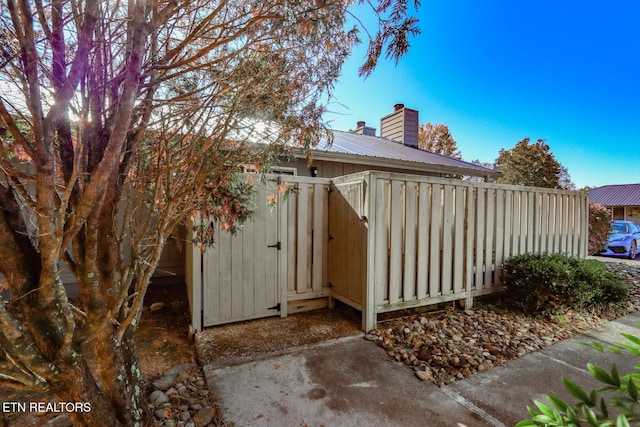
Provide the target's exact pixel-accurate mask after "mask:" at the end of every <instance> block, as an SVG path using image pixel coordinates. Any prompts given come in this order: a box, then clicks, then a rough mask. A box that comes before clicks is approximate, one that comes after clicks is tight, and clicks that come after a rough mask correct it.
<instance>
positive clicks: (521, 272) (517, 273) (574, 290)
mask: <svg viewBox="0 0 640 427" xmlns="http://www.w3.org/2000/svg"><path fill="white" fill-rule="evenodd" d="M502 284H503V289H504V299H505V301H506V302H507V303H508V304H509V305H510V306H512V307H514V308H517V309H520V310H522V311H524V312H526V313H530V314H552V313H554V312H555V311H557V310H558V309H565V308H567V307H570V308H574V309H576V310H584V309H589V308H593V307H603V306H607V305H609V304H616V303H621V302H624V301H626V299H627V296H628V290H627V287H626V286H625V285H624V284H623V282H622V279H621V277H620V276H619V275H617V274H615V273H612V272H609V271H607V269H606V268H605V265H604V264H603V263H602V262H600V261H598V260H592V259H578V258H575V257H571V256H569V255H566V254H547V253H544V254H522V255H518V256H515V257H512V258H509V259H507V260H506V261H505V263H504V266H503V269H502Z"/></svg>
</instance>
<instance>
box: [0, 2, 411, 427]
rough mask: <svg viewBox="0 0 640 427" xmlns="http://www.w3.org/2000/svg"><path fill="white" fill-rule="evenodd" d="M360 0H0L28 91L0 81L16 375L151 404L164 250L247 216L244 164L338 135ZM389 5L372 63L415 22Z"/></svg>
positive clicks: (4, 71) (105, 399) (3, 225)
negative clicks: (146, 341) (328, 122)
mask: <svg viewBox="0 0 640 427" xmlns="http://www.w3.org/2000/svg"><path fill="white" fill-rule="evenodd" d="M346 5H347V3H346V2H340V1H332V0H328V1H327V0H321V1H312V2H311V1H310V2H306V1H303V2H290V1H285V0H273V1H268V2H265V1H257V0H255V1H252V0H249V1H232V0H219V1H210V0H155V1H154V0H130V1H128V2H120V1H97V0H53V1H52V2H50V3H44V2H42V1H41V0H33V1H27V0H3V1H2V2H0V40H1V41H2V43H1V49H0V84H3V85H5V84H6V85H5V86H2V87H4V88H5V89H6V87H11V88H18V92H19V94H18V95H17V96H16V95H15V93H14V92H12V90H6V91H5V92H4V95H0V168H1V172H0V173H1V174H2V175H1V177H2V178H1V181H0V241H2V245H0V273H1V274H2V276H3V278H4V283H6V286H7V287H8V288H9V290H10V293H11V299H10V300H8V301H0V302H1V303H0V348H2V350H3V351H4V353H5V355H6V356H7V357H6V360H8V361H10V362H11V364H10V366H9V367H8V368H7V370H6V371H5V372H2V373H1V375H0V378H1V379H2V380H3V381H5V382H8V383H10V384H11V385H14V386H21V387H29V388H40V389H43V390H46V391H48V392H50V393H52V394H53V395H54V396H55V397H56V398H57V399H58V400H59V401H61V402H87V403H88V404H90V405H91V411H90V412H73V413H70V414H69V415H70V417H71V419H72V421H73V422H74V423H75V424H77V425H113V426H116V425H142V424H144V423H145V422H147V421H148V420H149V414H147V410H146V406H145V405H144V403H143V396H144V385H143V382H142V381H141V380H142V374H141V372H140V368H139V365H138V361H137V356H136V348H135V340H134V333H135V329H136V325H137V323H138V321H139V318H140V314H141V309H142V302H143V299H144V295H145V292H146V289H147V286H148V283H149V280H150V277H151V275H152V273H153V271H154V269H155V267H156V265H157V263H158V260H159V257H160V254H161V251H162V248H163V246H164V244H165V242H166V240H167V238H168V237H169V236H170V234H171V233H172V231H173V230H174V229H175V227H176V225H177V224H178V223H179V222H180V221H182V220H183V219H184V218H185V216H188V215H190V214H192V213H193V212H196V211H202V212H203V213H204V214H205V215H212V216H213V217H215V218H218V219H219V220H221V221H224V222H226V223H227V224H228V225H229V227H232V226H233V225H234V224H235V223H237V222H238V221H242V220H243V219H244V218H246V216H247V215H248V213H249V212H248V210H247V207H246V203H245V202H246V201H247V200H248V194H249V193H250V184H249V183H247V182H244V181H242V180H241V179H240V178H239V172H240V171H241V169H242V165H243V164H244V163H246V162H252V163H256V164H268V163H269V162H271V161H273V159H274V158H275V157H276V156H277V155H278V154H279V152H281V151H282V150H285V149H286V147H287V146H290V145H291V144H297V145H301V146H305V147H308V146H310V145H312V144H313V143H314V142H315V141H317V140H318V139H319V138H320V137H321V136H322V134H323V126H322V113H323V111H324V106H323V103H322V100H323V99H326V96H327V95H328V94H329V95H330V92H331V88H332V85H333V83H334V82H335V79H336V78H337V76H338V75H339V72H340V68H341V65H342V62H343V61H344V59H345V58H346V56H347V55H348V54H349V52H350V50H351V47H352V46H353V44H354V43H356V41H357V35H356V31H355V30H349V31H345V30H344V25H345V17H346V16H347V14H348V11H347V9H346V7H347V6H346ZM398 5H399V7H397V6H398ZM375 10H376V13H377V14H378V15H379V16H380V17H381V18H380V25H381V27H382V31H380V32H378V33H377V34H376V36H375V37H372V38H370V40H369V43H370V46H372V45H373V46H374V48H373V49H372V48H371V47H370V55H369V56H368V58H367V63H366V64H365V65H366V67H365V70H366V71H367V72H370V70H372V69H373V67H374V66H375V63H376V62H377V60H378V57H379V56H380V52H382V50H383V49H382V47H384V46H388V49H387V53H388V54H390V55H391V56H392V57H393V58H395V59H397V58H399V57H400V56H401V55H402V54H403V53H404V52H406V49H407V48H408V43H407V35H408V34H409V35H410V34H415V33H416V31H417V29H416V28H415V21H414V20H413V19H408V20H407V19H402V16H405V15H406V14H407V8H406V3H405V2H404V1H390V2H388V1H384V2H380V4H379V5H377V6H376V7H375ZM385 14H387V17H386V18H385V17H384V16H383V15H385ZM267 122H268V123H275V124H276V125H271V126H260V124H261V123H267ZM256 135H258V136H259V138H256ZM257 142H261V143H262V144H257ZM204 231H205V232H206V231H207V230H206V229H205V230H204ZM206 238H207V237H206V236H203V239H206ZM62 269H67V270H68V271H70V272H71V274H73V276H74V277H75V279H76V281H77V283H78V289H79V294H80V297H79V299H80V305H79V306H78V307H76V306H74V305H72V304H71V303H70V302H69V300H68V298H67V295H66V293H65V288H64V286H63V283H62V280H61V271H62ZM83 343H90V345H91V347H92V350H93V353H94V354H95V358H96V363H97V369H96V370H95V371H92V370H91V369H90V368H89V365H88V363H87V359H86V357H85V354H84V352H83V347H82V344H83Z"/></svg>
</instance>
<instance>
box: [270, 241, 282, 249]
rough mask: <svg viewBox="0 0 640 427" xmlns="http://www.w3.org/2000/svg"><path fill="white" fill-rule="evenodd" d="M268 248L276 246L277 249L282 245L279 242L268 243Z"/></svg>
mask: <svg viewBox="0 0 640 427" xmlns="http://www.w3.org/2000/svg"><path fill="white" fill-rule="evenodd" d="M267 247H268V248H276V249H277V250H280V249H281V248H282V245H281V244H280V242H278V243H275V244H273V245H269V246H267Z"/></svg>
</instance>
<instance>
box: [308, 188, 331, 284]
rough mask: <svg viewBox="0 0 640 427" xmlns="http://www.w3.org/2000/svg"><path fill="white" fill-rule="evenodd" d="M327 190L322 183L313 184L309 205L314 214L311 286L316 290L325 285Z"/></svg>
mask: <svg viewBox="0 0 640 427" xmlns="http://www.w3.org/2000/svg"><path fill="white" fill-rule="evenodd" d="M325 193H326V192H325V191H324V189H323V186H322V184H315V185H314V186H313V202H312V203H310V204H309V205H308V206H307V209H308V210H309V211H310V212H311V213H312V215H313V230H312V233H313V234H312V235H313V240H312V241H313V252H312V254H311V265H312V269H313V271H312V274H311V288H312V289H313V290H314V291H320V290H322V288H323V286H324V272H325V271H326V270H325V269H324V268H323V261H322V260H323V259H326V257H325V256H324V253H325V244H324V243H325V238H326V235H327V231H326V229H325V224H326V218H327V216H326V215H325V214H324V211H325V209H326V206H327V203H326V202H325Z"/></svg>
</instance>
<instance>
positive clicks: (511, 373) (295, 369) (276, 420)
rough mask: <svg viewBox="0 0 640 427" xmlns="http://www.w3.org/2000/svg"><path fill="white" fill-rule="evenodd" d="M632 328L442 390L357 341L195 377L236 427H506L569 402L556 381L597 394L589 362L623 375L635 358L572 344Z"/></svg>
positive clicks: (624, 322) (565, 345)
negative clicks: (553, 401)
mask: <svg viewBox="0 0 640 427" xmlns="http://www.w3.org/2000/svg"><path fill="white" fill-rule="evenodd" d="M638 324H640V314H639V313H635V314H632V315H629V316H626V317H623V318H620V319H618V320H616V321H613V322H609V323H607V324H605V325H603V326H601V327H599V328H597V329H594V330H592V331H590V332H588V333H586V334H584V335H580V336H577V337H575V338H572V339H569V340H565V341H562V342H560V343H557V344H555V345H553V346H551V347H548V348H546V349H544V350H541V351H539V352H536V353H531V354H528V355H525V356H523V357H521V358H519V359H516V360H514V361H511V362H509V363H507V364H506V365H503V366H499V367H496V368H495V369H492V370H490V371H486V372H483V373H479V374H476V375H473V376H472V377H470V378H467V379H464V380H461V381H458V382H456V383H454V384H452V385H449V386H446V387H442V388H438V387H436V386H435V385H433V384H432V383H430V382H421V381H420V380H418V379H417V378H416V377H415V376H414V375H413V373H412V372H411V370H410V369H409V368H407V367H406V366H404V365H403V364H399V363H396V362H392V361H391V360H390V359H389V357H388V356H387V354H386V352H385V351H384V350H383V349H381V348H379V347H377V346H376V345H374V344H373V343H370V342H367V341H365V340H364V339H363V338H362V336H359V337H350V338H345V339H340V340H336V341H331V342H326V343H322V344H319V345H313V346H309V347H303V348H298V349H293V350H292V351H291V352H289V353H287V354H281V355H278V356H273V357H269V358H264V359H261V360H254V361H250V362H246V361H245V362H244V363H241V364H236V365H229V366H221V365H213V364H212V365H207V366H205V367H204V372H205V376H206V379H207V383H208V384H209V386H210V388H211V389H212V390H214V391H215V392H216V393H217V394H218V396H219V397H220V399H221V404H222V410H223V413H224V415H225V419H226V420H227V421H229V422H232V423H234V424H235V425H236V426H246V427H249V426H292V427H293V426H309V427H319V426H326V427H330V426H468V427H472V426H513V425H514V424H515V423H517V422H518V421H520V420H521V419H523V418H526V417H527V405H530V406H533V400H534V399H535V400H544V399H545V398H544V396H545V394H546V393H549V392H551V393H554V394H556V395H558V396H560V397H563V398H567V400H568V401H570V402H573V401H574V399H573V398H570V395H569V394H568V393H567V392H566V391H565V389H564V387H563V385H562V383H561V380H560V377H561V376H565V377H568V378H569V379H571V380H572V381H573V382H575V383H577V384H579V385H581V386H583V387H585V388H588V389H589V390H590V389H591V388H594V387H597V386H598V385H599V383H597V382H596V381H595V380H594V379H593V378H592V377H591V375H590V374H589V372H588V370H587V368H586V364H587V363H588V362H591V363H594V364H596V365H597V366H600V367H603V368H605V369H607V370H608V369H609V367H610V366H611V364H612V363H616V364H617V365H618V369H619V372H620V373H621V374H624V373H628V372H631V371H632V370H633V366H634V364H636V363H638V362H639V361H638V359H637V358H635V357H632V356H627V355H619V354H615V353H612V352H599V351H597V350H593V349H591V348H588V347H584V346H581V345H579V344H578V342H580V341H582V342H592V341H599V342H601V343H602V344H603V345H607V344H612V343H615V342H620V341H623V340H624V339H623V337H622V336H621V335H620V333H622V332H626V333H631V334H635V335H640V329H639V328H638V327H637V326H636V325H638Z"/></svg>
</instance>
